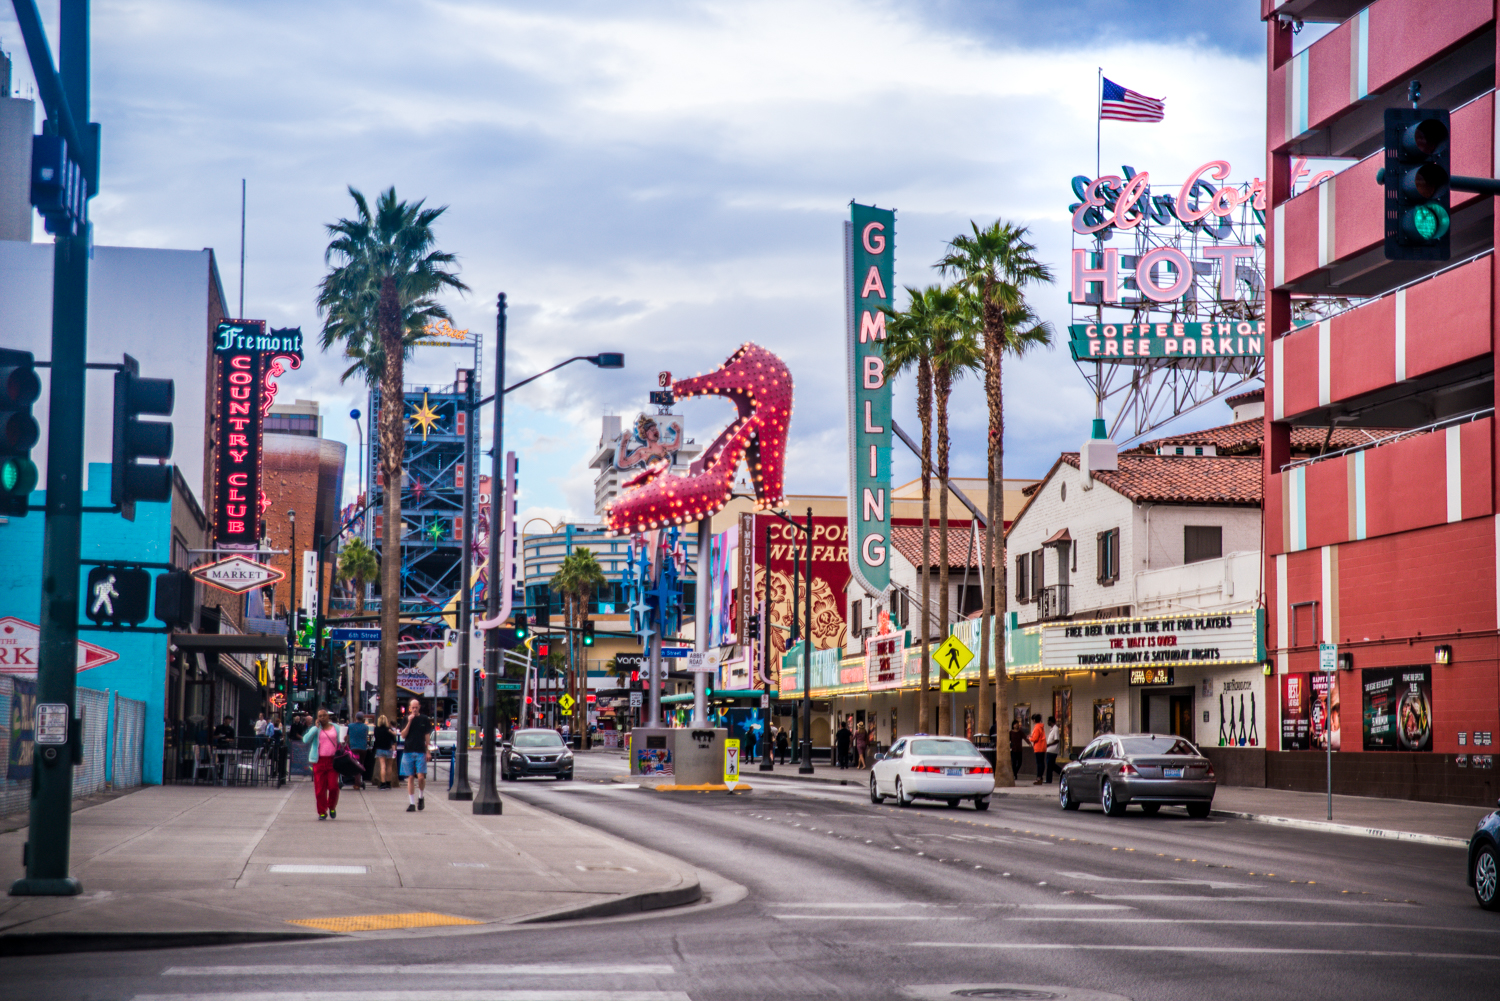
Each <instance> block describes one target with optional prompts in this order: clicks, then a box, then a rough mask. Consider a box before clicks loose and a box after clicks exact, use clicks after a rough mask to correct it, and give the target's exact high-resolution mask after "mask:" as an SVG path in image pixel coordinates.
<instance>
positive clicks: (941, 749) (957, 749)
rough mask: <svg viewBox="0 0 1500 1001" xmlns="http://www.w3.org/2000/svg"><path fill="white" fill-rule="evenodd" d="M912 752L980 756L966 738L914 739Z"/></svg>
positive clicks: (962, 756) (965, 756)
mask: <svg viewBox="0 0 1500 1001" xmlns="http://www.w3.org/2000/svg"><path fill="white" fill-rule="evenodd" d="M911 753H912V754H949V755H956V756H957V757H961V758H982V757H984V755H982V754H980V753H979V751H978V750H976V749H975V747H974V745H973V744H971V743H969V742H968V741H967V740H914V741H912V742H911Z"/></svg>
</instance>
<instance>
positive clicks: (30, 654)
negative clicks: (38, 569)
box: [0, 615, 120, 677]
mask: <svg viewBox="0 0 1500 1001" xmlns="http://www.w3.org/2000/svg"><path fill="white" fill-rule="evenodd" d="M40 637H41V630H40V629H38V628H37V626H36V624H35V623H31V622H27V621H26V620H25V619H18V618H16V617H15V616H14V615H7V616H5V617H4V618H0V674H6V675H21V676H23V677H30V676H33V675H35V674H36V661H37V647H38V645H39V640H40ZM119 659H120V655H119V654H117V653H115V652H114V651H113V650H106V649H105V648H104V647H102V646H96V645H95V644H93V643H87V642H84V641H83V640H79V641H78V670H80V671H87V670H89V669H90V668H93V667H98V666H100V665H101V664H108V663H110V662H111V661H116V660H119Z"/></svg>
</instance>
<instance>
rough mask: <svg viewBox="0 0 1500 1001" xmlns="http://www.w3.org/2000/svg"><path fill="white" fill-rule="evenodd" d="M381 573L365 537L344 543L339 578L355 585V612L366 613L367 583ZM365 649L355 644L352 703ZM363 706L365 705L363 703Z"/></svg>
mask: <svg viewBox="0 0 1500 1001" xmlns="http://www.w3.org/2000/svg"><path fill="white" fill-rule="evenodd" d="M379 573H380V561H379V560H378V559H377V558H376V556H375V550H373V549H371V548H370V547H369V546H367V545H365V540H364V539H361V538H359V537H358V536H356V537H354V538H352V539H350V540H349V541H348V542H346V543H344V548H342V549H340V550H339V566H338V579H339V583H341V584H353V585H354V605H355V613H354V614H356V615H358V616H361V617H362V616H363V615H364V614H365V585H366V584H368V583H370V582H371V581H373V580H374V579H375V578H376V577H377V576H378V575H379ZM361 621H363V619H361ZM364 649H365V645H364V644H363V643H356V644H354V663H355V665H356V667H355V673H354V676H353V677H352V678H351V679H350V682H349V688H348V692H349V701H350V703H351V704H354V703H355V701H356V700H355V696H356V695H357V694H358V693H359V684H360V682H359V681H358V680H357V679H358V678H359V677H360V673H359V672H360V671H362V670H363V666H364V660H363V657H364ZM361 707H363V704H362V703H361ZM351 711H352V710H351Z"/></svg>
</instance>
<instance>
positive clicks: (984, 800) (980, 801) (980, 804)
mask: <svg viewBox="0 0 1500 1001" xmlns="http://www.w3.org/2000/svg"><path fill="white" fill-rule="evenodd" d="M989 808H990V798H989V797H988V796H980V797H978V798H977V799H975V800H974V809H976V810H979V811H981V812H982V811H984V810H988V809H989Z"/></svg>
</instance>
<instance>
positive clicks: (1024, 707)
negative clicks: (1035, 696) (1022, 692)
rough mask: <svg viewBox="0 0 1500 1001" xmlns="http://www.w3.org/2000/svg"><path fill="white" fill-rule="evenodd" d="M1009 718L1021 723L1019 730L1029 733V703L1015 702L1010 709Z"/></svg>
mask: <svg viewBox="0 0 1500 1001" xmlns="http://www.w3.org/2000/svg"><path fill="white" fill-rule="evenodd" d="M1010 718H1011V719H1012V720H1014V721H1015V722H1017V723H1020V724H1021V730H1022V731H1023V732H1025V733H1028V734H1029V733H1031V703H1030V702H1017V703H1016V704H1015V705H1014V706H1012V707H1011V710H1010Z"/></svg>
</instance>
